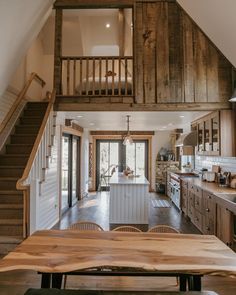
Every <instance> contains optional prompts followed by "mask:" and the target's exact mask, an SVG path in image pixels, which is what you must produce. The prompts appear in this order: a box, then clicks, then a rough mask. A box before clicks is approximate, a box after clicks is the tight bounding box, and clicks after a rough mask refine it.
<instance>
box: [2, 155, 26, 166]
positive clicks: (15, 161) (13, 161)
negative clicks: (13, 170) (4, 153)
mask: <svg viewBox="0 0 236 295" xmlns="http://www.w3.org/2000/svg"><path fill="white" fill-rule="evenodd" d="M27 161H28V157H27V158H25V157H17V158H10V157H1V156H0V165H4V166H5V165H8V166H24V165H26V163H27Z"/></svg>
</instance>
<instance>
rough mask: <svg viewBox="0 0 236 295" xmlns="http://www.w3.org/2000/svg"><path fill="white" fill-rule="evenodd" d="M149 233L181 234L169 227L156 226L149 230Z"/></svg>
mask: <svg viewBox="0 0 236 295" xmlns="http://www.w3.org/2000/svg"><path fill="white" fill-rule="evenodd" d="M148 232H151V233H177V234H179V233H180V232H179V231H178V230H177V229H176V228H174V227H172V226H169V225H155V226H153V227H152V228H150V229H149V230H148Z"/></svg>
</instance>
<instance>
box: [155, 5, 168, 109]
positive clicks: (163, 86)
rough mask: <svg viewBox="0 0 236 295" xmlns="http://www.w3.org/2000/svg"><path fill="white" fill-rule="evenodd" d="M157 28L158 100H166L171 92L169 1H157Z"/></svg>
mask: <svg viewBox="0 0 236 295" xmlns="http://www.w3.org/2000/svg"><path fill="white" fill-rule="evenodd" d="M156 5H157V16H156V19H157V24H156V25H157V29H156V76H157V80H156V89H157V90H156V93H157V102H160V103H163V102H166V101H167V100H168V98H169V96H170V93H169V79H170V77H169V41H168V38H167V37H166V36H168V3H165V2H160V3H157V4H156Z"/></svg>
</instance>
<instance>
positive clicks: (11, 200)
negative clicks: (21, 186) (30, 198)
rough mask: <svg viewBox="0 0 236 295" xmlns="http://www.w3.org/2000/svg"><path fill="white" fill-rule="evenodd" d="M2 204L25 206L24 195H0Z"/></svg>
mask: <svg viewBox="0 0 236 295" xmlns="http://www.w3.org/2000/svg"><path fill="white" fill-rule="evenodd" d="M0 204H23V196H22V195H0Z"/></svg>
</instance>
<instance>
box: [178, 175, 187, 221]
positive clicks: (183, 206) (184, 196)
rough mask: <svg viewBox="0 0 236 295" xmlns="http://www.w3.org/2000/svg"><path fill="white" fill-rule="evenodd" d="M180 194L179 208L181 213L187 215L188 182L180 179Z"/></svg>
mask: <svg viewBox="0 0 236 295" xmlns="http://www.w3.org/2000/svg"><path fill="white" fill-rule="evenodd" d="M180 192H181V198H180V207H181V210H182V212H183V213H184V214H185V215H187V212H188V182H187V181H185V180H183V179H181V181H180Z"/></svg>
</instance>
